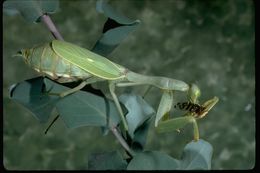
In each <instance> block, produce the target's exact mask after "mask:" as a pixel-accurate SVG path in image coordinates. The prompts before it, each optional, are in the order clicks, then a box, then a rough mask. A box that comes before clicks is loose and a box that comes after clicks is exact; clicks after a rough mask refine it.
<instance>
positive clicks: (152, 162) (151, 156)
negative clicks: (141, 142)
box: [127, 151, 179, 170]
mask: <svg viewBox="0 0 260 173" xmlns="http://www.w3.org/2000/svg"><path fill="white" fill-rule="evenodd" d="M178 167H179V161H178V160H176V159H174V158H172V157H170V156H169V155H167V154H164V153H161V152H158V151H145V152H142V153H138V154H137V155H135V156H134V158H133V159H132V160H131V162H130V163H129V164H128V166H127V170H176V169H178Z"/></svg>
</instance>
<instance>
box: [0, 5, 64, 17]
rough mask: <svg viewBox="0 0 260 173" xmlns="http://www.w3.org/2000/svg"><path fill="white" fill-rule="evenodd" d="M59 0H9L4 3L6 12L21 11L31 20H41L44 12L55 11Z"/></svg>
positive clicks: (15, 12) (11, 13)
mask: <svg viewBox="0 0 260 173" xmlns="http://www.w3.org/2000/svg"><path fill="white" fill-rule="evenodd" d="M58 8H59V1H58V0H7V1H5V2H4V4H3V9H4V12H5V13H6V14H9V15H13V14H17V13H20V14H21V15H22V16H23V17H24V18H25V19H26V20H27V21H29V22H39V21H40V17H41V16H42V15H43V14H46V13H47V14H50V13H55V12H56V11H57V9H58Z"/></svg>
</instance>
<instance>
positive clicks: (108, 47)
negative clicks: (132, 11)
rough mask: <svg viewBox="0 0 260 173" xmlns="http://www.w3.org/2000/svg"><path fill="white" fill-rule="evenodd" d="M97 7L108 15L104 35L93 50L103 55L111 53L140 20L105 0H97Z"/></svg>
mask: <svg viewBox="0 0 260 173" xmlns="http://www.w3.org/2000/svg"><path fill="white" fill-rule="evenodd" d="M96 9H97V11H98V12H100V13H104V15H105V16H107V17H108V20H107V21H106V23H105V25H104V28H103V35H102V36H101V38H100V39H99V40H98V41H97V42H96V44H95V46H94V47H93V49H92V51H93V52H95V53H98V54H100V55H103V56H107V55H109V54H110V53H111V52H112V51H113V50H114V49H115V48H116V47H117V46H118V45H119V44H120V43H121V42H122V41H123V40H124V39H125V38H126V37H127V35H128V34H129V33H131V32H133V31H134V30H135V29H136V28H137V26H138V25H139V24H140V21H139V20H131V19H129V18H128V17H126V16H124V15H123V14H121V13H119V12H118V11H115V10H114V9H113V7H111V6H110V5H109V4H107V3H106V2H105V1H102V0H101V1H97V4H96Z"/></svg>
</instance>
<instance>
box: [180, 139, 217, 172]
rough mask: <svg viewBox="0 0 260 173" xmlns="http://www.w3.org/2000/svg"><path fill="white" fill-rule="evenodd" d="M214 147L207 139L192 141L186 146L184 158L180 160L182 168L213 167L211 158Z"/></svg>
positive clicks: (204, 168)
mask: <svg viewBox="0 0 260 173" xmlns="http://www.w3.org/2000/svg"><path fill="white" fill-rule="evenodd" d="M212 153H213V148H212V146H211V145H210V143H208V142H207V141H204V140H202V139H200V140H199V141H197V142H194V141H192V142H190V143H189V144H187V145H186V146H185V148H184V151H183V154H182V160H181V161H180V169H182V170H194V169H203V170H209V169H211V158H212Z"/></svg>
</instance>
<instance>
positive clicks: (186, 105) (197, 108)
mask: <svg viewBox="0 0 260 173" xmlns="http://www.w3.org/2000/svg"><path fill="white" fill-rule="evenodd" d="M174 108H179V109H180V110H186V111H189V112H190V113H195V115H194V116H195V117H196V116H200V115H201V114H203V111H204V110H205V107H203V106H201V105H199V104H196V103H192V102H182V103H181V102H179V103H177V104H176V105H174Z"/></svg>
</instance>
